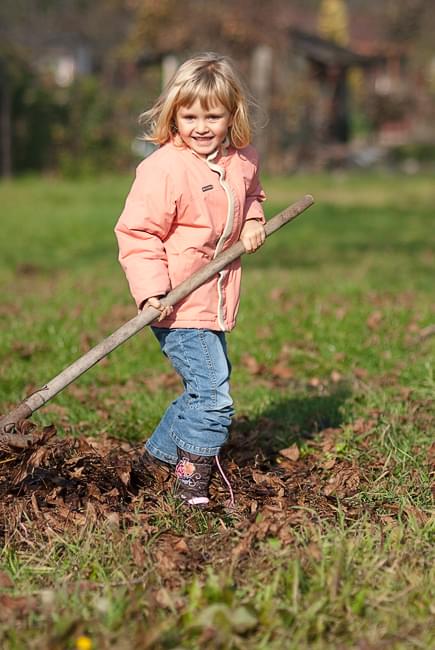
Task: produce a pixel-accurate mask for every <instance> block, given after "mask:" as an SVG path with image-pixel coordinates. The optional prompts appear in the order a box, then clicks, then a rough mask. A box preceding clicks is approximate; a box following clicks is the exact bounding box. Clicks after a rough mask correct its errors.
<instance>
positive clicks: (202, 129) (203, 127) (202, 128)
mask: <svg viewBox="0 0 435 650" xmlns="http://www.w3.org/2000/svg"><path fill="white" fill-rule="evenodd" d="M195 129H196V132H197V133H207V131H208V126H207V124H206V123H205V121H203V120H198V122H197V123H196V127H195Z"/></svg>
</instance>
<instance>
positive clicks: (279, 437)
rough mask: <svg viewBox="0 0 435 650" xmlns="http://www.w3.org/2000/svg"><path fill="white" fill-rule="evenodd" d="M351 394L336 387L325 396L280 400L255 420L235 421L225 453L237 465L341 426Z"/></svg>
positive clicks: (267, 456)
mask: <svg viewBox="0 0 435 650" xmlns="http://www.w3.org/2000/svg"><path fill="white" fill-rule="evenodd" d="M351 395H352V393H351V391H350V389H349V388H348V387H347V386H338V387H337V388H335V389H334V390H332V391H330V392H329V393H328V394H324V395H319V394H315V395H313V394H309V393H307V394H305V395H301V396H297V397H290V398H285V397H281V398H280V399H279V400H277V401H276V402H274V403H273V404H272V405H270V406H269V407H268V408H266V409H265V410H264V411H263V412H262V413H261V414H260V415H258V416H257V417H255V418H249V417H246V416H240V417H236V418H235V419H234V421H233V425H232V431H231V436H230V441H229V443H228V445H227V448H226V452H227V453H228V455H229V456H230V457H231V458H233V459H234V460H235V461H236V462H237V463H238V464H240V463H245V462H252V461H253V460H254V459H255V457H256V456H258V455H260V456H262V457H264V458H271V457H273V456H274V455H275V454H276V453H277V452H278V451H279V450H280V449H285V448H286V447H289V446H290V445H292V444H294V443H301V442H302V441H303V440H304V439H307V438H312V437H313V436H314V435H316V434H317V433H319V432H321V431H322V430H324V429H328V428H331V427H332V428H337V427H339V426H340V425H341V424H342V423H343V406H344V404H345V402H346V401H347V400H349V398H350V397H351Z"/></svg>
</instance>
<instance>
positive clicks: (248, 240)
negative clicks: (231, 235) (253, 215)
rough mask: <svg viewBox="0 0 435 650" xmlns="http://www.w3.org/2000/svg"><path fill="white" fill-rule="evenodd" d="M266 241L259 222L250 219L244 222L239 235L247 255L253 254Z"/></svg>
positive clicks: (264, 232)
mask: <svg viewBox="0 0 435 650" xmlns="http://www.w3.org/2000/svg"><path fill="white" fill-rule="evenodd" d="M265 240H266V231H265V230H264V226H263V224H262V223H260V222H259V221H255V220H254V219H251V220H250V221H246V222H245V225H244V226H243V228H242V232H241V233H240V241H241V242H242V243H243V246H244V247H245V250H246V252H247V253H254V252H255V251H256V250H257V248H260V246H262V245H263V244H264V242H265Z"/></svg>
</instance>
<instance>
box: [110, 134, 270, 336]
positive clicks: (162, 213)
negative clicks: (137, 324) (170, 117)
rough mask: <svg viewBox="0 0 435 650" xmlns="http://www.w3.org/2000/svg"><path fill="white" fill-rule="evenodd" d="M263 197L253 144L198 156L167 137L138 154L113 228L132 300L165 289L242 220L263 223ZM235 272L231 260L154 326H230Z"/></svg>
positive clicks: (224, 243) (224, 241) (225, 242)
mask: <svg viewBox="0 0 435 650" xmlns="http://www.w3.org/2000/svg"><path fill="white" fill-rule="evenodd" d="M264 199H265V195H264V192H263V190H262V188H261V185H260V182H259V179H258V156H257V153H256V151H255V149H254V148H253V147H251V146H248V147H246V148H244V149H234V148H232V147H230V148H228V149H227V150H226V151H225V152H224V153H223V154H220V153H215V154H212V155H211V156H209V157H208V159H207V160H204V159H203V158H201V157H199V156H197V155H196V154H195V153H194V152H193V151H192V150H191V149H188V148H186V147H183V148H180V147H177V146H176V145H174V144H173V143H168V144H165V145H163V146H162V147H160V148H159V149H158V150H157V151H155V152H154V153H153V154H151V156H149V157H148V158H146V159H145V160H143V161H142V162H141V163H140V165H139V166H138V168H137V170H136V178H135V181H134V183H133V186H132V188H131V190H130V193H129V195H128V197H127V200H126V203H125V207H124V210H123V212H122V214H121V216H120V218H119V221H118V223H117V225H116V227H115V233H116V236H117V239H118V244H119V261H120V263H121V265H122V268H123V269H124V271H125V274H126V276H127V280H128V283H129V285H130V290H131V293H132V295H133V297H134V299H135V301H136V303H137V305H138V306H140V305H141V304H142V303H143V302H144V301H145V300H146V299H147V298H150V297H151V296H162V295H165V294H166V293H168V291H170V289H171V288H173V287H176V286H177V285H178V284H180V282H182V281H183V280H185V279H186V278H187V277H189V276H190V275H191V274H192V273H194V272H195V271H197V270H198V269H199V268H201V267H202V266H203V265H204V264H206V263H207V262H208V261H209V260H211V259H212V258H213V257H214V256H215V255H217V253H219V252H220V251H221V250H223V249H225V248H228V247H229V246H231V245H232V244H234V242H236V241H237V240H238V239H239V237H240V232H241V229H242V226H243V224H244V222H245V221H246V220H247V219H256V220H258V221H260V222H262V223H264V221H265V220H264V214H263V210H262V207H261V202H262V201H264ZM240 276H241V264H240V260H236V261H235V262H233V263H231V264H230V265H229V266H228V267H227V268H226V269H225V270H224V271H221V273H219V274H217V275H216V276H215V277H213V278H212V279H211V280H209V281H208V282H206V284H204V285H202V286H201V287H199V288H198V289H196V290H195V291H193V292H192V293H191V294H190V295H189V296H187V297H186V298H185V299H184V300H182V301H181V302H180V303H178V305H176V307H175V308H174V311H173V313H172V314H171V316H170V317H168V318H167V319H165V320H163V321H161V322H160V323H159V326H161V327H201V328H207V329H214V330H223V331H226V330H231V329H232V328H233V327H234V325H235V320H236V315H237V310H238V306H239V300H240Z"/></svg>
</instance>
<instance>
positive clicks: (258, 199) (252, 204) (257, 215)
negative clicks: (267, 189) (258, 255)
mask: <svg viewBox="0 0 435 650" xmlns="http://www.w3.org/2000/svg"><path fill="white" fill-rule="evenodd" d="M251 151H252V152H253V159H252V169H253V171H252V172H251V173H252V178H251V183H250V185H249V188H248V191H247V193H246V202H245V221H249V220H251V219H253V220H255V221H259V222H260V223H262V224H264V223H266V219H265V217H264V212H263V208H262V205H261V204H262V202H263V201H265V200H266V195H265V193H264V191H263V188H262V187H261V183H260V179H259V162H258V154H257V152H256V151H255V149H254V148H253V147H252V148H251Z"/></svg>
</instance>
